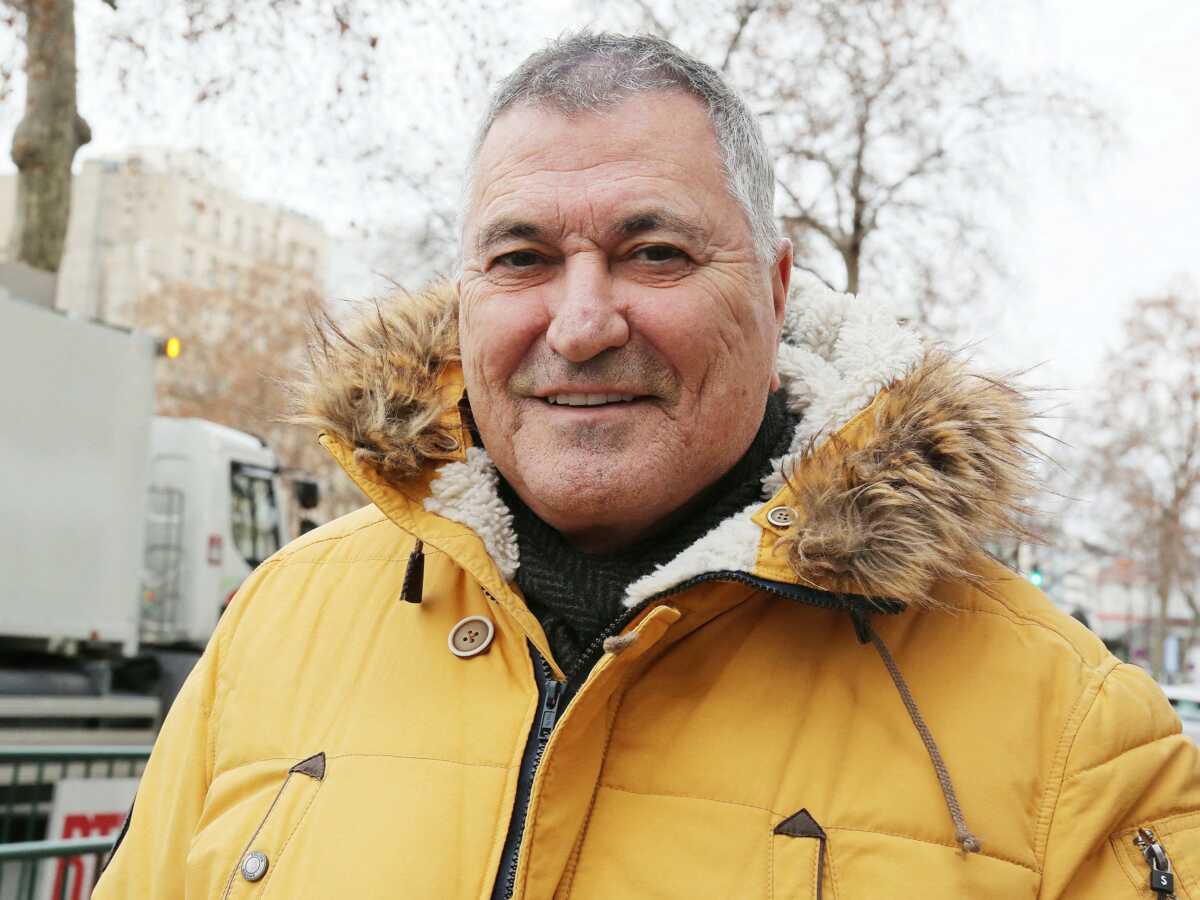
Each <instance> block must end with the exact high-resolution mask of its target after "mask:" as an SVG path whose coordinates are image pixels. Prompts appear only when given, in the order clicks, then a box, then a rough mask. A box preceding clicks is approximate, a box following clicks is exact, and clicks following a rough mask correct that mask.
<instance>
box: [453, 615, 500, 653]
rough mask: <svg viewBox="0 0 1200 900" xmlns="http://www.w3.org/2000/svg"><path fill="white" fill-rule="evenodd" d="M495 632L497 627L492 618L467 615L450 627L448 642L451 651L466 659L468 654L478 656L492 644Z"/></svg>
mask: <svg viewBox="0 0 1200 900" xmlns="http://www.w3.org/2000/svg"><path fill="white" fill-rule="evenodd" d="M495 634H496V628H495V626H493V625H492V620H491V619H488V618H485V617H484V616H467V617H466V618H465V619H463V620H462V621H460V622H459V623H458V624H457V625H455V626H454V627H453V628H451V629H450V638H449V640H448V641H447V643H448V644H449V647H450V652H451V653H453V654H454V655H455V656H461V657H463V658H464V659H465V658H466V657H468V656H477V655H478V654H480V653H482V652H483V651H484V650H486V649H487V648H488V647H489V646H491V643H492V637H493V636H494V635H495Z"/></svg>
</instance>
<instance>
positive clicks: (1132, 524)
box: [1081, 285, 1200, 675]
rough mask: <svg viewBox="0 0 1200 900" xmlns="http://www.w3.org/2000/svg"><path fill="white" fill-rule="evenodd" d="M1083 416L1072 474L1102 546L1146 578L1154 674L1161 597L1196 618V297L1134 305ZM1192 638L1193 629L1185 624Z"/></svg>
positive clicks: (1199, 403) (1199, 362)
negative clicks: (1086, 495) (1094, 516)
mask: <svg viewBox="0 0 1200 900" xmlns="http://www.w3.org/2000/svg"><path fill="white" fill-rule="evenodd" d="M1105 368H1106V372H1107V374H1106V377H1105V380H1104V384H1103V389H1102V393H1101V396H1100V398H1099V400H1098V402H1097V403H1096V405H1095V407H1094V408H1092V409H1090V410H1089V411H1088V414H1087V429H1086V431H1083V432H1082V433H1084V434H1086V435H1089V436H1090V439H1087V440H1086V442H1085V443H1084V444H1083V451H1084V453H1083V456H1082V460H1081V462H1082V466H1083V472H1084V476H1085V478H1086V481H1087V483H1088V486H1089V487H1090V493H1091V494H1092V495H1093V496H1094V497H1095V498H1096V499H1097V502H1098V503H1100V504H1102V505H1103V508H1104V510H1105V515H1104V524H1103V527H1104V529H1105V530H1106V531H1107V532H1108V533H1107V535H1106V538H1107V540H1108V541H1109V542H1110V543H1111V544H1112V545H1115V546H1116V547H1119V548H1120V549H1121V552H1122V554H1124V555H1126V556H1128V557H1129V558H1131V559H1132V560H1134V562H1135V564H1136V566H1137V567H1138V568H1139V569H1141V570H1142V571H1145V572H1147V573H1149V575H1150V576H1151V578H1152V581H1153V585H1154V593H1155V596H1156V599H1157V609H1156V613H1155V616H1154V619H1153V626H1152V629H1151V641H1150V662H1151V667H1152V668H1153V670H1154V673H1155V674H1156V675H1161V674H1162V673H1163V648H1164V642H1165V639H1166V634H1167V631H1166V629H1167V620H1168V613H1169V605H1170V600H1171V597H1172V596H1173V595H1174V596H1178V597H1179V598H1181V599H1182V600H1183V601H1184V602H1185V603H1186V604H1187V605H1188V607H1189V608H1190V609H1191V610H1192V613H1193V616H1194V617H1195V616H1196V613H1197V588H1198V586H1200V298H1198V297H1197V294H1196V291H1195V289H1194V288H1192V287H1189V286H1186V285H1183V286H1181V287H1180V288H1179V289H1178V290H1174V291H1171V292H1169V293H1167V294H1164V295H1162V296H1157V297H1148V298H1144V299H1141V300H1138V301H1137V302H1136V303H1135V304H1134V305H1133V308H1132V310H1131V311H1130V314H1129V317H1128V318H1127V319H1126V321H1125V327H1124V341H1123V343H1122V346H1121V347H1120V349H1119V350H1117V351H1116V352H1115V353H1112V354H1110V355H1109V357H1108V359H1107V364H1106V367H1105ZM1192 631H1193V634H1194V632H1195V622H1194V623H1193V629H1192Z"/></svg>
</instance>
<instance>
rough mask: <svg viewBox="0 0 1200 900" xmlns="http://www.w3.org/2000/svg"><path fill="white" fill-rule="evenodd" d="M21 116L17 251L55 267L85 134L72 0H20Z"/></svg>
mask: <svg viewBox="0 0 1200 900" xmlns="http://www.w3.org/2000/svg"><path fill="white" fill-rule="evenodd" d="M21 8H22V9H24V10H25V22H26V37H25V48H26V50H25V52H26V56H25V74H26V87H25V116H24V118H22V119H21V122H20V124H18V125H17V128H16V131H15V132H14V134H13V143H12V159H13V162H14V163H16V165H17V170H18V175H17V208H16V221H15V227H14V229H13V240H14V242H15V250H16V257H17V259H19V260H21V261H22V262H25V263H27V264H29V265H31V266H33V267H34V268H36V269H43V270H45V271H49V272H57V271H58V266H59V263H60V262H61V261H62V254H63V243H64V241H65V240H66V236H67V219H68V217H69V216H70V212H71V161H72V160H73V159H74V158H75V153H76V151H77V150H78V149H79V148H80V147H82V146H83V145H84V144H86V143H87V142H88V141H89V140H91V137H92V135H91V130H90V129H89V128H88V124H87V122H85V121H84V120H83V118H82V117H81V116H80V115H79V112H78V110H77V109H76V108H75V0H26V2H24V3H22V4H21Z"/></svg>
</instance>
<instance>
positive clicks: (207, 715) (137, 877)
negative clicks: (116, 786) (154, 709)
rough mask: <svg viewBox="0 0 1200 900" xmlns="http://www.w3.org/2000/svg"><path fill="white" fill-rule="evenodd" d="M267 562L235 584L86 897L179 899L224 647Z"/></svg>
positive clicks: (207, 779) (201, 795) (207, 775)
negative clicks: (235, 589)
mask: <svg viewBox="0 0 1200 900" xmlns="http://www.w3.org/2000/svg"><path fill="white" fill-rule="evenodd" d="M269 567H270V564H269V563H267V564H264V565H263V566H260V567H259V568H258V570H257V571H255V572H254V574H252V575H251V576H250V578H248V579H247V580H246V582H245V583H244V584H243V585H242V588H241V589H240V590H239V591H238V594H237V596H236V597H234V599H233V601H232V602H231V603H230V606H229V609H228V610H227V611H226V612H225V614H224V615H223V616H222V617H221V620H220V622H219V623H218V625H217V628H216V630H215V631H214V632H213V636H212V638H211V639H210V640H209V642H208V646H207V647H206V648H205V651H204V653H203V655H201V657H200V660H199V661H198V662H197V663H196V665H195V667H194V668H193V669H192V671H191V673H190V674H189V675H188V677H187V680H185V681H184V683H183V687H182V688H180V691H179V694H178V695H177V696H176V698H175V702H174V703H173V704H172V705H171V709H170V712H168V713H167V718H166V720H165V721H164V722H163V726H162V729H161V730H160V731H159V733H158V738H157V740H156V741H155V742H154V749H153V751H152V752H151V754H150V759H149V761H148V762H147V763H146V770H145V772H144V773H143V774H142V778H141V781H140V782H139V784H138V789H137V795H136V797H135V798H134V801H133V808H132V810H131V811H130V815H129V820H128V822H127V823H126V826H125V829H124V830H123V831H122V834H121V838H120V839H119V841H118V843H117V847H116V849H115V850H114V851H113V854H112V856H111V858H110V859H109V862H108V865H107V867H106V868H105V870H104V872H103V874H102V875H101V876H100V880H99V882H98V883H97V885H96V888H95V890H94V891H93V893H92V900H140V898H163V897H183V896H184V893H185V891H184V880H185V874H186V871H187V864H186V863H187V853H188V846H189V844H190V843H191V840H192V836H193V834H194V833H195V830H196V825H197V823H198V822H199V820H200V816H201V813H202V811H203V809H204V803H205V798H206V797H207V794H208V787H209V785H210V784H211V782H212V777H213V758H214V737H215V736H214V732H213V727H212V726H213V708H214V705H215V703H216V702H217V695H218V691H217V683H218V677H219V675H220V671H221V658H222V655H223V648H224V647H225V646H226V645H227V644H228V641H229V638H230V636H231V634H232V632H233V630H234V628H235V626H236V622H237V620H238V619H239V618H240V617H241V612H242V605H243V604H244V603H245V602H246V601H248V599H249V594H250V593H251V592H252V590H253V588H254V587H255V586H256V585H257V583H258V582H259V581H260V580H261V578H262V576H263V574H264V572H265V570H266V569H268V568H269Z"/></svg>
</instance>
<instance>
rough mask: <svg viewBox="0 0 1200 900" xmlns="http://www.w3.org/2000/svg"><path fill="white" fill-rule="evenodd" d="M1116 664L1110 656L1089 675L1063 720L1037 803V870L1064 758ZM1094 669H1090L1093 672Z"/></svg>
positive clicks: (1061, 779)
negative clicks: (1099, 671) (1104, 669)
mask: <svg viewBox="0 0 1200 900" xmlns="http://www.w3.org/2000/svg"><path fill="white" fill-rule="evenodd" d="M1118 667H1119V664H1118V663H1117V660H1116V658H1115V657H1113V658H1112V659H1111V665H1110V666H1109V668H1108V671H1107V672H1104V673H1103V675H1101V676H1100V677H1099V678H1096V677H1093V678H1092V679H1090V680H1089V681H1088V682H1087V683H1086V684H1085V685H1084V686H1083V689H1082V690H1081V691H1080V692H1079V695H1078V696H1077V697H1076V698H1075V703H1074V704H1072V706H1071V711H1070V712H1069V713H1068V714H1067V718H1066V720H1065V721H1064V722H1063V731H1062V735H1061V736H1060V737H1059V740H1058V746H1057V748H1056V750H1055V755H1054V764H1053V766H1052V767H1051V770H1050V772H1049V774H1048V777H1047V779H1046V786H1045V788H1044V789H1043V790H1042V800H1041V802H1040V803H1039V804H1038V809H1039V813H1038V826H1037V830H1036V831H1035V832H1034V858H1035V860H1037V864H1038V868H1039V871H1042V870H1044V869H1045V857H1046V853H1047V852H1048V850H1049V845H1050V831H1051V829H1053V827H1054V815H1055V813H1056V812H1057V811H1058V801H1059V799H1060V798H1061V797H1062V791H1063V787H1064V786H1065V785H1066V783H1067V781H1068V775H1067V762H1068V761H1069V760H1070V758H1071V751H1072V750H1074V749H1075V741H1076V740H1077V739H1078V738H1079V733H1080V732H1081V731H1082V730H1083V723H1084V722H1086V721H1087V718H1088V716H1089V715H1090V714H1091V711H1092V708H1093V707H1094V706H1095V703H1096V700H1097V699H1098V698H1099V697H1100V692H1101V691H1102V690H1103V689H1104V684H1105V682H1106V681H1107V680H1108V678H1109V676H1110V675H1112V673H1113V672H1115V671H1116V670H1117V668H1118ZM1095 671H1096V670H1093V672H1095ZM1081 706H1082V707H1083V708H1082V711H1081Z"/></svg>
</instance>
